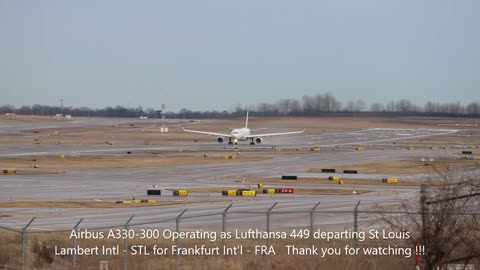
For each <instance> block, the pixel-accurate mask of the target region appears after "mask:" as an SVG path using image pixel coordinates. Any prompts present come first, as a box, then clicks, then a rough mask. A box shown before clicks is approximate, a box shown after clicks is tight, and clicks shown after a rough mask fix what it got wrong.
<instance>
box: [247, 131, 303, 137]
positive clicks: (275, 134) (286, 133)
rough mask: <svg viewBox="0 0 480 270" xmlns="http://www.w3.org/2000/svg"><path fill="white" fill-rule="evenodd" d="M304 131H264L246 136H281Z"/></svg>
mask: <svg viewBox="0 0 480 270" xmlns="http://www.w3.org/2000/svg"><path fill="white" fill-rule="evenodd" d="M304 131H305V129H304V130H300V131H292V132H281V133H265V134H250V136H248V138H252V137H271V136H281V135H290V134H300V133H303V132H304Z"/></svg>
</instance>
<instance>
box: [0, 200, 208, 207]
mask: <svg viewBox="0 0 480 270" xmlns="http://www.w3.org/2000/svg"><path fill="white" fill-rule="evenodd" d="M212 202H218V200H207V199H206V200H168V201H163V200H162V201H157V202H155V203H132V204H117V203H116V202H112V201H0V208H126V207H151V206H169V205H178V204H201V203H212Z"/></svg>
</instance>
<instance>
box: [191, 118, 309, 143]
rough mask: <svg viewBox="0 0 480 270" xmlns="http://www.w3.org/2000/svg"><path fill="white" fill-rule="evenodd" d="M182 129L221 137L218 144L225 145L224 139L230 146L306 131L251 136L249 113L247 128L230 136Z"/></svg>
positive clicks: (233, 132) (234, 130)
mask: <svg viewBox="0 0 480 270" xmlns="http://www.w3.org/2000/svg"><path fill="white" fill-rule="evenodd" d="M182 129H183V131H185V132H191V133H199V134H205V135H213V136H219V137H218V138H217V142H219V143H223V142H224V141H225V139H224V138H228V144H229V145H230V144H237V143H238V142H239V141H248V140H251V142H250V145H255V144H256V143H258V144H261V143H262V142H263V139H262V137H270V136H281V135H290V134H299V133H303V132H304V131H305V129H304V130H301V131H292V132H282V133H265V134H251V133H250V129H249V128H248V112H247V119H246V121H245V127H243V128H235V129H232V132H231V133H230V134H224V133H216V132H207V131H199V130H190V129H185V128H183V127H182Z"/></svg>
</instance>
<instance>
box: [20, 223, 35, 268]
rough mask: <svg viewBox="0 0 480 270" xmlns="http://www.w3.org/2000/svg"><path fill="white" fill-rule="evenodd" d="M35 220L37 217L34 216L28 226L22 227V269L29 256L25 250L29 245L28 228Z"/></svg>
mask: <svg viewBox="0 0 480 270" xmlns="http://www.w3.org/2000/svg"><path fill="white" fill-rule="evenodd" d="M34 220H35V218H32V219H31V220H30V222H28V224H27V226H25V227H23V228H22V269H24V268H25V260H26V258H27V254H26V252H25V248H26V247H27V228H28V226H30V224H32V222H33V221H34Z"/></svg>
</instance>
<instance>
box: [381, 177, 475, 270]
mask: <svg viewBox="0 0 480 270" xmlns="http://www.w3.org/2000/svg"><path fill="white" fill-rule="evenodd" d="M478 180H479V179H478V175H476V176H471V177H468V178H462V179H460V180H459V179H458V177H457V176H456V175H454V174H452V173H444V174H441V175H439V179H438V181H436V184H435V185H433V186H429V187H428V188H427V187H426V186H425V185H424V186H422V189H421V192H420V200H419V204H418V205H412V204H410V203H408V202H404V203H403V204H402V205H401V209H402V211H404V212H405V213H406V214H405V215H395V216H391V215H390V216H384V217H383V218H382V219H383V220H385V221H386V222H387V223H388V224H390V225H391V226H392V227H393V228H394V229H397V230H402V229H404V228H405V227H409V228H411V231H412V232H413V236H412V238H411V241H412V244H413V245H415V244H417V243H421V244H423V245H424V246H425V251H426V254H425V256H424V257H423V264H424V267H425V269H426V270H432V269H436V268H437V267H445V266H446V265H448V264H468V263H476V264H478V263H480V235H479V231H480V184H479V182H478ZM442 269H444V268H442ZM445 269H446V268H445Z"/></svg>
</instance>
